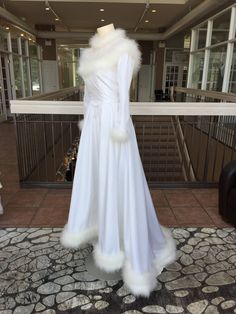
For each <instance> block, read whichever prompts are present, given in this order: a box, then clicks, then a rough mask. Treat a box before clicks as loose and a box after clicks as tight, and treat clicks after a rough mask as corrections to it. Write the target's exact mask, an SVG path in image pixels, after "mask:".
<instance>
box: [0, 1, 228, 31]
mask: <svg viewBox="0 0 236 314" xmlns="http://www.w3.org/2000/svg"><path fill="white" fill-rule="evenodd" d="M221 1H222V2H224V0H221ZM48 2H49V5H50V7H51V9H52V10H50V11H46V10H45V3H46V1H40V0H35V1H20V0H8V1H2V6H3V7H5V9H7V10H8V11H10V12H11V13H12V14H14V15H15V16H17V17H18V18H20V19H22V20H23V21H24V22H25V23H27V24H29V25H31V26H32V27H34V25H35V24H55V26H56V30H57V31H72V32H74V31H94V30H96V28H97V27H100V26H103V25H106V24H109V23H113V24H114V25H115V27H122V28H125V29H127V30H130V31H132V30H134V29H135V26H136V25H137V23H138V21H139V19H140V17H141V15H142V14H143V12H144V10H145V6H146V1H142V0H140V1H125V0H123V1H106V2H100V1H93V2H92V1H84V2H82V1H75V0H74V1H48ZM127 2H128V3H127ZM131 2H136V3H131ZM137 2H139V3H137ZM140 2H142V3H140ZM157 2H159V3H157ZM160 2H161V3H160ZM202 2H204V1H202V0H175V1H174V0H172V1H170V0H159V1H158V0H157V1H149V3H150V5H149V8H148V9H147V11H146V12H145V15H144V16H143V19H142V21H141V22H140V23H139V25H138V30H140V31H145V30H146V31H153V32H163V31H165V29H167V28H169V27H170V26H171V25H173V24H175V23H176V22H177V21H178V20H179V19H180V18H181V17H183V16H185V15H186V14H187V13H188V12H190V11H191V10H193V9H194V8H195V7H196V6H197V5H199V4H200V3H202ZM176 3H183V4H176ZM100 8H102V9H104V11H103V12H100ZM152 10H156V12H155V13H153V12H152ZM55 16H58V17H59V19H60V20H59V21H55ZM101 19H104V20H105V21H101ZM145 20H148V21H149V22H145Z"/></svg>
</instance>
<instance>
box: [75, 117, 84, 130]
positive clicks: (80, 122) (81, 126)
mask: <svg viewBox="0 0 236 314" xmlns="http://www.w3.org/2000/svg"><path fill="white" fill-rule="evenodd" d="M77 125H78V128H79V129H80V131H82V129H83V126H84V119H82V120H79V121H78V124H77Z"/></svg>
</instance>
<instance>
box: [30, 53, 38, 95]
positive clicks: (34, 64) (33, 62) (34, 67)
mask: <svg viewBox="0 0 236 314" xmlns="http://www.w3.org/2000/svg"><path fill="white" fill-rule="evenodd" d="M30 68H31V84H32V94H33V95H37V94H40V89H41V88H40V83H39V61H38V60H37V59H30Z"/></svg>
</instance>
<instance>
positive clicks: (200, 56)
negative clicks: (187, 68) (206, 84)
mask: <svg viewBox="0 0 236 314" xmlns="http://www.w3.org/2000/svg"><path fill="white" fill-rule="evenodd" d="M204 55H205V53H204V51H200V52H195V53H194V54H193V70H192V86H191V88H197V89H201V85H202V74H203V65H204Z"/></svg>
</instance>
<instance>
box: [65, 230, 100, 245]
mask: <svg viewBox="0 0 236 314" xmlns="http://www.w3.org/2000/svg"><path fill="white" fill-rule="evenodd" d="M67 228H68V227H67V225H65V227H64V229H63V231H62V233H61V237H60V242H61V245H62V246H64V247H66V248H70V249H76V248H78V247H80V246H81V245H82V244H85V243H91V242H92V240H93V239H94V238H96V237H97V235H98V230H97V228H96V227H93V228H88V229H86V230H82V231H81V232H79V233H71V232H69V231H68V229H67Z"/></svg>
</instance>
